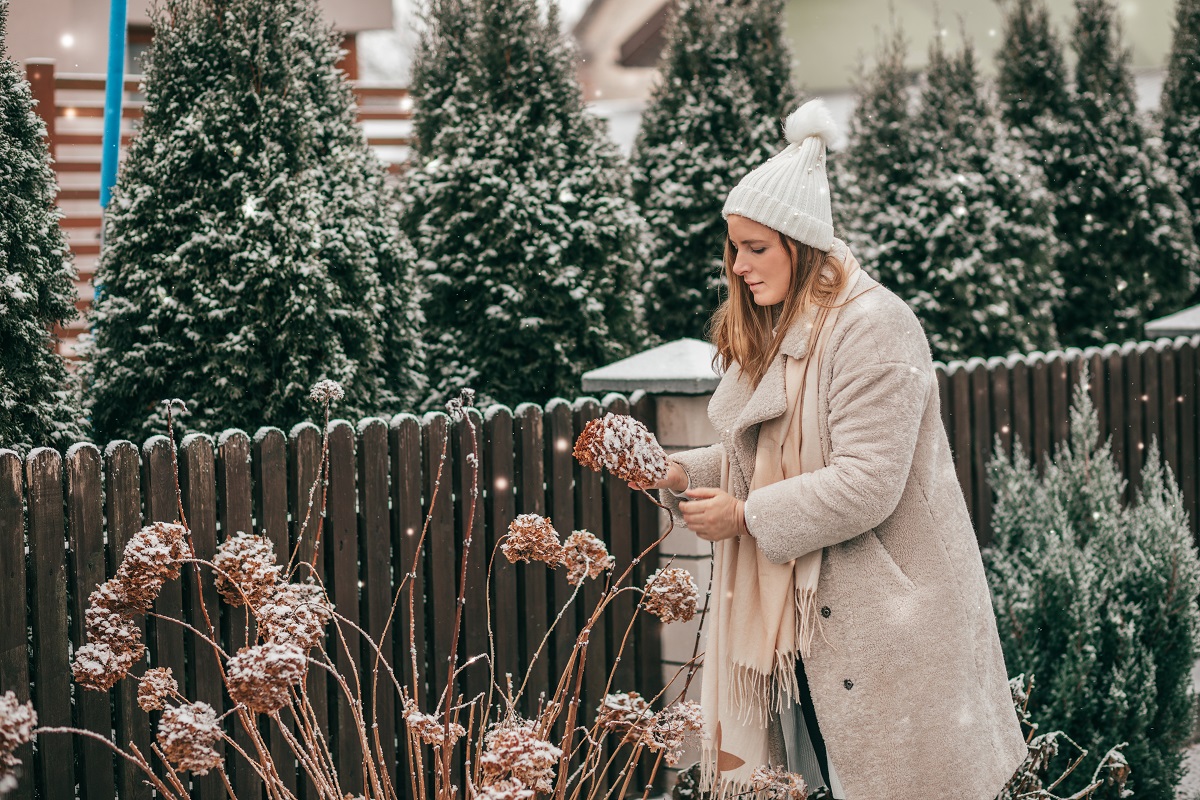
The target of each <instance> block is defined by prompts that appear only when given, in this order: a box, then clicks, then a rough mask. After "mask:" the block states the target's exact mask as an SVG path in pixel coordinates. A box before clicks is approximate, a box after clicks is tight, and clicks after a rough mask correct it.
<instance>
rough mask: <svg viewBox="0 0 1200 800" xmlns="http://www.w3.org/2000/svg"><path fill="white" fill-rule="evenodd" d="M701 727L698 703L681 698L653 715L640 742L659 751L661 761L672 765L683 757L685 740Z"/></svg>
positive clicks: (701, 718)
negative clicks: (681, 699)
mask: <svg viewBox="0 0 1200 800" xmlns="http://www.w3.org/2000/svg"><path fill="white" fill-rule="evenodd" d="M703 729H704V717H703V716H702V715H701V712H700V704H699V703H697V702H695V701H694V700H683V701H680V702H678V703H675V704H674V705H671V706H667V707H666V708H664V709H663V710H662V711H660V712H658V713H657V714H655V715H654V718H653V719H652V720H650V724H649V725H648V726H646V728H645V729H644V732H643V735H642V744H644V745H645V746H646V747H647V748H648V749H650V750H653V751H654V752H661V753H662V757H663V761H665V762H666V763H667V765H668V766H672V767H673V766H675V765H676V764H678V763H679V759H680V758H682V757H683V746H684V743H685V741H686V740H687V739H688V738H690V737H691V736H692V735H693V734H696V733H699V732H700V731H701V730H703Z"/></svg>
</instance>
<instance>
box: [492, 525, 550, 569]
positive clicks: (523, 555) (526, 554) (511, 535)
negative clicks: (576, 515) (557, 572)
mask: <svg viewBox="0 0 1200 800" xmlns="http://www.w3.org/2000/svg"><path fill="white" fill-rule="evenodd" d="M500 551H501V552H502V553H504V557H505V558H507V559H508V561H509V563H511V564H515V563H517V562H518V561H525V562H529V561H541V562H543V563H546V564H550V565H557V564H560V563H561V562H562V551H563V546H562V542H561V541H559V538H558V531H556V530H554V526H553V525H551V524H550V520H549V519H547V518H546V517H543V516H542V515H541V514H521V515H520V516H518V517H517V518H516V519H514V520H513V521H512V522H510V523H508V536H506V537H504V543H503V544H501V545H500Z"/></svg>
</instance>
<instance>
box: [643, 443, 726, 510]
mask: <svg viewBox="0 0 1200 800" xmlns="http://www.w3.org/2000/svg"><path fill="white" fill-rule="evenodd" d="M723 452H724V446H723V445H722V444H721V443H720V442H718V443H717V444H710V445H709V446H708V447H698V448H696V449H695V450H684V451H683V452H680V453H674V454H672V455H670V456H667V458H668V459H669V460H671V461H677V462H679V466H681V467H683V471H684V472H686V473H687V476H688V481H689V485H690V486H691V487H693V488H694V487H696V486H720V485H721V454H722V453H723ZM658 497H659V501H660V502H661V503H662V504H663V505H664V506H666V507H667V510H668V511H670V512H671V516H672V517H674V518H675V524H676V525H682V524H683V517H682V516H681V515H680V513H679V501H680V500H682V499H683V498H682V497H676V496H675V495H674V494H672V493H671V492H669V491H667V490H666V489H659V490H658Z"/></svg>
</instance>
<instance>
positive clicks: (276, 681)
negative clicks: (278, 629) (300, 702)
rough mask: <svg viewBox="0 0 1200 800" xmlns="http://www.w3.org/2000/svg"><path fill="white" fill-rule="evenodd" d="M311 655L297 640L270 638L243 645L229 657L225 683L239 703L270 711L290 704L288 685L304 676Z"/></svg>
mask: <svg viewBox="0 0 1200 800" xmlns="http://www.w3.org/2000/svg"><path fill="white" fill-rule="evenodd" d="M307 671H308V656H306V655H305V654H304V651H303V650H301V649H300V646H299V645H297V644H294V643H291V642H289V643H287V644H279V643H276V642H266V643H264V644H259V645H255V646H254V647H243V648H242V649H241V650H239V651H238V654H237V655H236V656H234V657H233V658H231V659H229V664H228V665H227V667H226V676H227V677H226V680H225V684H226V686H228V687H229V696H230V697H231V698H233V701H234V702H235V703H242V704H243V705H245V706H246V708H248V709H250V710H251V711H257V712H258V713H260V714H270V713H271V712H273V711H278V710H279V709H281V708H283V707H284V706H285V705H287V704H288V700H289V698H290V693H289V692H288V687H290V686H295V685H297V684H298V683H300V682H301V681H302V680H304V673H305V672H307Z"/></svg>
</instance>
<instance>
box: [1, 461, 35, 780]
mask: <svg viewBox="0 0 1200 800" xmlns="http://www.w3.org/2000/svg"><path fill="white" fill-rule="evenodd" d="M23 473H24V470H23V469H22V464H21V457H20V456H19V455H17V453H16V452H15V451H13V450H0V579H3V581H4V591H0V692H4V691H8V690H11V691H12V692H13V693H14V694H16V696H17V699H18V700H20V701H22V702H25V701H28V700H29V651H28V647H29V645H28V643H27V642H26V640H25V630H26V621H25V612H26V594H25V592H26V588H27V585H26V575H25V479H24V474H23ZM13 755H14V756H15V757H16V758H18V759H20V761H21V763H22V764H24V765H25V769H24V770H22V772H21V774H20V775H19V776H18V781H19V782H18V783H17V787H16V789H15V790H14V791H13V794H12V798H13V800H31V798H32V797H33V784H34V780H33V777H32V773H31V771H30V769H29V767H30V765H31V764H32V763H33V745H32V744H24V745H21V746H20V747H19V748H17V749H16V751H14V753H13Z"/></svg>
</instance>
